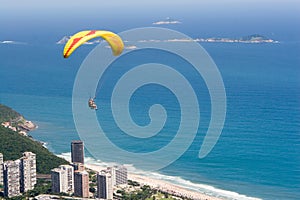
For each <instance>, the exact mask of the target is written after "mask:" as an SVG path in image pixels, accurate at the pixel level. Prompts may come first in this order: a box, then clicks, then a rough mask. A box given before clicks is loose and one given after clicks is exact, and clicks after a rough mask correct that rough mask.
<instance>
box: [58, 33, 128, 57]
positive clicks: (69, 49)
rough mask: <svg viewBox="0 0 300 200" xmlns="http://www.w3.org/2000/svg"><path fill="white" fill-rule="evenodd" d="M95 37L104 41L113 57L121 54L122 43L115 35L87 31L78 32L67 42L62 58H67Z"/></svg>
mask: <svg viewBox="0 0 300 200" xmlns="http://www.w3.org/2000/svg"><path fill="white" fill-rule="evenodd" d="M96 37H101V38H103V39H104V40H106V41H107V43H108V44H109V45H110V47H111V49H112V52H113V54H114V55H115V56H118V55H120V54H121V53H122V51H123V49H124V43H123V41H122V39H121V38H120V37H119V36H118V35H117V34H115V33H113V32H110V31H104V30H88V31H80V32H78V33H76V34H75V35H73V36H72V37H71V38H70V39H69V40H68V42H67V44H66V45H65V48H64V58H68V57H69V56H70V55H71V54H72V53H73V51H75V50H76V49H77V48H78V47H79V46H80V45H82V44H84V43H85V42H87V41H89V40H91V39H93V38H96Z"/></svg>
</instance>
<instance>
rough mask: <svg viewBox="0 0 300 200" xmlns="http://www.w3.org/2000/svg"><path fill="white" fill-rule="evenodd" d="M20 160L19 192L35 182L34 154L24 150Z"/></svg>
mask: <svg viewBox="0 0 300 200" xmlns="http://www.w3.org/2000/svg"><path fill="white" fill-rule="evenodd" d="M20 160H21V163H20V184H21V188H20V189H21V192H27V191H28V190H32V189H33V188H34V185H35V184H36V155H35V154H34V153H32V152H24V153H23V157H22V158H21V159H20Z"/></svg>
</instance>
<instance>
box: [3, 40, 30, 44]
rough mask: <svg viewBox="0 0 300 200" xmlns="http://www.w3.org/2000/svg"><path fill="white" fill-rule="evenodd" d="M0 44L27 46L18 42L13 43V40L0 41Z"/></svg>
mask: <svg viewBox="0 0 300 200" xmlns="http://www.w3.org/2000/svg"><path fill="white" fill-rule="evenodd" d="M0 44H22V45H24V44H27V43H26V42H18V41H13V40H4V41H0Z"/></svg>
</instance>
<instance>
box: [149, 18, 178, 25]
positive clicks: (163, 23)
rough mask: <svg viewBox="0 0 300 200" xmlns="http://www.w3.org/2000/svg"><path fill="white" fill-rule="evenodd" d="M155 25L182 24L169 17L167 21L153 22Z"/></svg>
mask: <svg viewBox="0 0 300 200" xmlns="http://www.w3.org/2000/svg"><path fill="white" fill-rule="evenodd" d="M152 24H153V25H167V24H181V22H180V21H178V20H172V19H170V18H169V17H167V18H166V19H165V20H160V21H157V22H153V23H152Z"/></svg>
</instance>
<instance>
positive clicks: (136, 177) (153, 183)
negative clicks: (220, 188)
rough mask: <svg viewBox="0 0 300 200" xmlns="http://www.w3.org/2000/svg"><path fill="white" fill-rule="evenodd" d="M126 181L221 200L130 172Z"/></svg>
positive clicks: (202, 199)
mask: <svg viewBox="0 0 300 200" xmlns="http://www.w3.org/2000/svg"><path fill="white" fill-rule="evenodd" d="M85 167H86V168H88V169H91V170H94V171H101V170H104V169H106V168H105V167H101V166H97V165H93V164H85ZM128 179H129V180H132V181H136V182H138V183H140V184H141V185H149V186H151V187H152V188H156V189H158V190H160V191H163V192H167V193H169V194H172V195H174V196H182V197H187V198H190V199H195V200H221V199H220V198H217V197H212V196H209V195H207V194H203V193H200V192H196V191H192V190H189V189H186V188H183V187H181V186H178V185H176V184H172V183H170V182H167V181H163V180H160V179H158V178H157V179H155V178H149V177H147V176H143V175H140V174H134V173H132V172H128Z"/></svg>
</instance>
